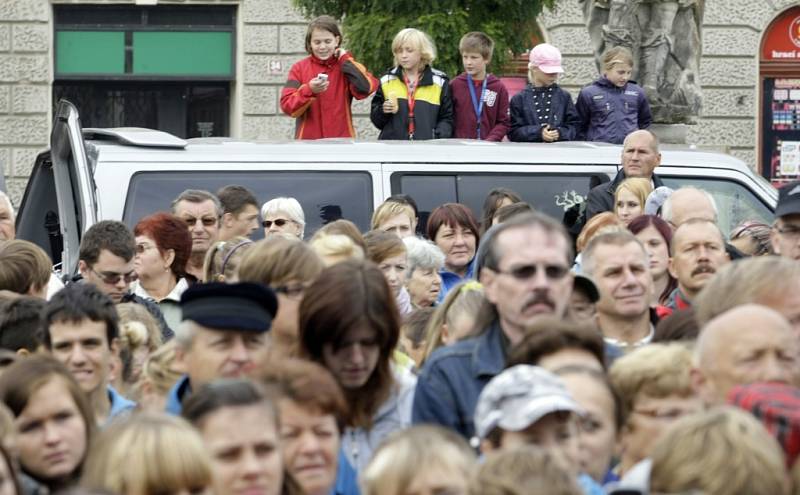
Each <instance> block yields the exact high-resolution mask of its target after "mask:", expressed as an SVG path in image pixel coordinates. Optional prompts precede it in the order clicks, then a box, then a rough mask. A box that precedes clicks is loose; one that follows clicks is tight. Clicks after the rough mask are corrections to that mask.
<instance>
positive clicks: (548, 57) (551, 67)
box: [529, 43, 564, 74]
mask: <svg viewBox="0 0 800 495" xmlns="http://www.w3.org/2000/svg"><path fill="white" fill-rule="evenodd" d="M529 65H530V66H531V67H536V68H538V69H539V70H540V71H542V72H544V73H547V74H552V73H554V72H564V69H562V68H561V52H560V51H558V48H556V47H554V46H553V45H551V44H550V43H540V44H538V45H536V46H534V47H533V49H532V50H531V54H530V64H529Z"/></svg>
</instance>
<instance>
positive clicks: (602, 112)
mask: <svg viewBox="0 0 800 495" xmlns="http://www.w3.org/2000/svg"><path fill="white" fill-rule="evenodd" d="M575 107H576V108H577V110H578V115H579V116H580V121H581V124H580V130H579V132H578V137H577V138H576V139H580V140H583V141H601V142H604V143H613V144H622V142H623V141H624V140H625V136H627V135H628V134H630V133H631V132H633V131H636V130H638V129H647V128H648V127H650V123H651V122H652V121H653V116H652V115H651V113H650V104H649V103H648V102H647V96H645V94H644V90H643V89H642V88H641V87H640V86H639V85H637V84H636V83H634V82H633V81H628V83H627V84H626V85H625V86H624V87H622V88H618V87H617V86H615V85H614V84H613V83H612V82H611V81H609V80H608V79H606V77H605V76H602V77H601V78H600V79H598V80H596V81H595V82H593V83H592V84H590V85H588V86H586V87H585V88H583V89H582V90H581V92H580V94H579V95H578V102H577V103H576V104H575Z"/></svg>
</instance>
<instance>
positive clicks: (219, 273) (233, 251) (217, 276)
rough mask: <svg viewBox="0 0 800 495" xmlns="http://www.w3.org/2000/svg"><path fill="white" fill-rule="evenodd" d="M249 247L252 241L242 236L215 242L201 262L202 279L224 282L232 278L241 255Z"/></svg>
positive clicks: (251, 245)
mask: <svg viewBox="0 0 800 495" xmlns="http://www.w3.org/2000/svg"><path fill="white" fill-rule="evenodd" d="M251 247H253V241H252V240H251V239H250V238H248V237H243V236H236V237H232V238H230V239H228V240H227V241H219V242H215V243H214V245H212V246H211V249H209V250H208V253H206V259H205V262H204V263H203V281H204V282H225V281H226V280H228V281H230V280H234V279H235V277H236V275H237V271H238V268H239V262H240V261H241V259H242V256H244V254H245V253H246V252H247V250H249V249H250V248H251Z"/></svg>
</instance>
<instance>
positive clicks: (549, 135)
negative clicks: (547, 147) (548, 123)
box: [542, 127, 558, 143]
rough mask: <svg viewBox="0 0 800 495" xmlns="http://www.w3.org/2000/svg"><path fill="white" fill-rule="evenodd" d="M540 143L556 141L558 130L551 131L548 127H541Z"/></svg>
mask: <svg viewBox="0 0 800 495" xmlns="http://www.w3.org/2000/svg"><path fill="white" fill-rule="evenodd" d="M542 141H544V142H545V143H552V142H554V141H558V129H552V130H551V129H550V128H549V127H542Z"/></svg>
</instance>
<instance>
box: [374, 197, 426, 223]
mask: <svg viewBox="0 0 800 495" xmlns="http://www.w3.org/2000/svg"><path fill="white" fill-rule="evenodd" d="M397 215H408V218H409V220H411V225H412V226H413V225H414V221H415V220H416V216H415V215H414V208H412V207H411V205H408V204H405V203H398V202H397V201H384V202H383V203H381V204H380V206H378V208H377V209H376V210H375V213H373V214H372V227H371V228H372V229H373V230H374V229H377V228H379V227H380V225H381V224H382V223H383V222H386V221H387V220H389V219H390V218H393V217H396V216H397Z"/></svg>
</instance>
